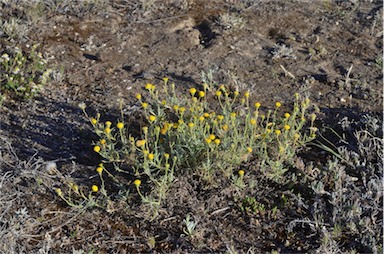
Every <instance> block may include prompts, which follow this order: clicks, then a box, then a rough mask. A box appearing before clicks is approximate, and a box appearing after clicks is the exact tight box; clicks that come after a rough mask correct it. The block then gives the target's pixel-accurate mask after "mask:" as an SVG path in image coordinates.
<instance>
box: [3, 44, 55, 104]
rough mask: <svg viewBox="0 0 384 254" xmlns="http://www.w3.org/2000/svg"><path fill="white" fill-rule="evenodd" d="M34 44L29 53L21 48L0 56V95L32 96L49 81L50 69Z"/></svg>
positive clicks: (24, 97)
mask: <svg viewBox="0 0 384 254" xmlns="http://www.w3.org/2000/svg"><path fill="white" fill-rule="evenodd" d="M36 49H37V45H34V46H32V48H31V51H30V52H29V53H28V54H27V53H25V52H23V51H22V50H21V49H19V48H17V47H16V48H15V49H14V50H13V51H12V52H8V53H7V52H3V53H2V55H1V56H0V97H1V99H2V100H4V99H5V97H6V96H10V97H18V98H21V99H28V98H32V97H34V96H35V95H37V94H38V93H39V92H40V91H41V90H42V89H43V87H44V85H45V84H46V83H47V82H48V81H49V75H50V73H51V70H50V69H47V62H46V60H45V59H44V58H43V56H42V54H41V53H38V52H37V51H36Z"/></svg>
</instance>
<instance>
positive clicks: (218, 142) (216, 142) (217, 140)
mask: <svg viewBox="0 0 384 254" xmlns="http://www.w3.org/2000/svg"><path fill="white" fill-rule="evenodd" d="M213 142H215V144H216V145H220V142H221V141H220V139H218V138H217V139H215V140H214V141H213Z"/></svg>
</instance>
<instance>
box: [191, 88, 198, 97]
mask: <svg viewBox="0 0 384 254" xmlns="http://www.w3.org/2000/svg"><path fill="white" fill-rule="evenodd" d="M196 92H197V90H196V88H194V87H192V88H191V89H189V93H190V94H191V95H192V96H194V95H195V93H196Z"/></svg>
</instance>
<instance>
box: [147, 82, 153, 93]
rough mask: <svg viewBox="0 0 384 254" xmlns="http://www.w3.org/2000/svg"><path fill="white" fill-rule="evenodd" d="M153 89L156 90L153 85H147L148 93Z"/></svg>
mask: <svg viewBox="0 0 384 254" xmlns="http://www.w3.org/2000/svg"><path fill="white" fill-rule="evenodd" d="M152 88H154V85H152V84H150V83H148V84H146V85H145V89H147V90H148V91H149V90H152Z"/></svg>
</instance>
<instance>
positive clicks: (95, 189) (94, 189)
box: [91, 185, 99, 192]
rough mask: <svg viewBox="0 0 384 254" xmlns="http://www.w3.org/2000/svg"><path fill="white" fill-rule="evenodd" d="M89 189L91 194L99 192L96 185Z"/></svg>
mask: <svg viewBox="0 0 384 254" xmlns="http://www.w3.org/2000/svg"><path fill="white" fill-rule="evenodd" d="M91 189H92V191H93V192H98V191H99V187H98V186H97V185H92V187H91Z"/></svg>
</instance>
